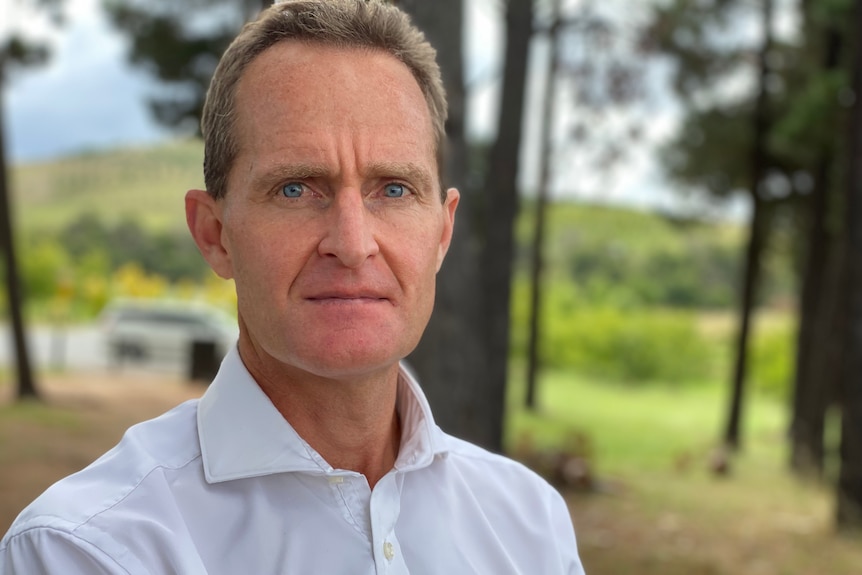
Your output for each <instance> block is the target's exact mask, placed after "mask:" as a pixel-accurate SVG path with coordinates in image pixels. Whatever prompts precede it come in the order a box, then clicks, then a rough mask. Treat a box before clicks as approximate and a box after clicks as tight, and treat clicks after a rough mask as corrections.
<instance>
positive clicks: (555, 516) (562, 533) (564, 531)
mask: <svg viewBox="0 0 862 575" xmlns="http://www.w3.org/2000/svg"><path fill="white" fill-rule="evenodd" d="M551 521H552V529H553V533H555V534H556V536H557V537H556V544H557V548H558V552H559V557H560V563H561V570H560V573H563V574H564V575H585V573H584V566H583V564H582V563H581V558H580V556H579V555H578V542H577V539H576V537H575V527H574V525H573V523H572V516H571V514H570V512H569V507H568V505H566V501H565V499H563V496H562V495H560V494H559V493H558V492H557V491H556V490H554V492H553V501H552V502H551Z"/></svg>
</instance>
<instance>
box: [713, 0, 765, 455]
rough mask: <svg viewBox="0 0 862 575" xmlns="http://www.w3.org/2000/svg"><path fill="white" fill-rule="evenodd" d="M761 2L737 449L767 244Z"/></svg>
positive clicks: (735, 413) (732, 425)
mask: <svg viewBox="0 0 862 575" xmlns="http://www.w3.org/2000/svg"><path fill="white" fill-rule="evenodd" d="M762 2H763V4H762V6H763V22H762V26H763V45H762V47H761V49H760V53H759V85H758V93H757V101H756V103H755V109H754V121H753V126H752V127H753V131H754V133H753V138H752V149H751V184H750V188H751V189H750V192H751V200H752V201H751V209H752V214H751V222H750V231H749V240H748V248H747V252H746V264H745V275H744V278H743V286H742V298H741V302H740V310H739V315H740V322H739V333H738V336H737V342H736V364H735V366H734V372H733V387H732V395H731V400H730V411H729V414H728V418H727V427H726V428H725V433H724V442H725V444H726V445H727V446H728V447H729V448H731V449H733V450H737V449H739V447H740V435H741V434H740V427H741V420H742V409H743V399H744V397H745V378H746V370H747V359H748V339H749V334H750V331H751V319H752V315H753V311H754V306H755V302H756V296H757V286H758V283H759V274H760V267H761V266H760V260H761V256H762V254H763V248H764V246H765V243H766V231H767V221H766V213H765V205H764V200H763V199H762V197H761V195H760V190H759V188H760V184H761V182H762V180H763V176H764V174H765V173H766V169H767V161H768V159H767V153H766V135H767V133H768V132H769V110H768V96H767V88H766V82H767V79H768V75H769V65H768V56H769V51H770V50H771V48H772V3H773V0H762Z"/></svg>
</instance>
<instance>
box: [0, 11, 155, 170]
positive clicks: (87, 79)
mask: <svg viewBox="0 0 862 575" xmlns="http://www.w3.org/2000/svg"><path fill="white" fill-rule="evenodd" d="M68 13H69V18H68V20H67V22H66V24H65V25H64V26H63V27H62V28H60V29H59V30H57V31H55V32H54V37H53V38H52V41H51V44H52V45H53V49H52V58H51V61H50V63H49V64H48V65H47V66H44V67H41V68H34V69H31V70H27V71H24V72H20V73H18V74H16V75H15V77H14V78H13V79H12V82H11V85H10V86H9V90H8V96H7V98H6V106H7V108H6V110H5V113H6V119H7V130H8V132H7V133H8V150H9V154H10V157H11V159H12V161H13V162H21V161H32V160H41V159H47V158H51V157H56V156H61V155H65V154H69V153H74V152H78V151H81V150H89V149H98V148H106V147H110V146H117V145H128V144H135V143H144V142H153V141H156V140H159V139H162V138H164V137H166V136H167V132H166V131H165V130H163V129H161V128H159V127H158V126H156V125H155V124H154V123H153V121H152V120H151V119H150V117H149V111H148V110H147V108H146V103H145V98H146V95H147V92H148V89H149V87H150V86H152V82H151V81H150V80H149V79H148V78H146V77H145V76H144V75H142V74H140V73H137V72H135V71H134V70H132V69H131V68H130V67H129V66H128V65H127V64H126V63H125V50H126V46H125V41H124V39H123V38H122V36H120V35H119V34H117V33H116V32H115V31H114V30H113V29H111V27H110V24H109V23H108V22H107V21H106V19H105V16H104V14H103V13H102V12H101V9H100V7H99V5H98V3H97V0H75V1H73V2H71V3H70V5H69V10H68Z"/></svg>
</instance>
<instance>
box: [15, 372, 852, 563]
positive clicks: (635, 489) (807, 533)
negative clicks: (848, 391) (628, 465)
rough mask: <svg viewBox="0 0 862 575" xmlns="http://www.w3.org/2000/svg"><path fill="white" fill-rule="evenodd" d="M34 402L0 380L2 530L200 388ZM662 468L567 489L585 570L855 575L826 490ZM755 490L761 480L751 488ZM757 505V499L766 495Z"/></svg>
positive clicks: (166, 386) (69, 381)
mask: <svg viewBox="0 0 862 575" xmlns="http://www.w3.org/2000/svg"><path fill="white" fill-rule="evenodd" d="M40 387H41V389H42V390H43V392H44V395H45V399H46V401H45V402H44V403H25V404H17V405H14V406H13V405H12V404H11V402H10V394H11V393H10V391H11V390H10V389H9V385H8V384H6V385H5V386H4V385H3V384H2V379H0V534H2V533H4V532H5V531H6V529H7V528H8V526H9V524H10V523H11V522H12V520H13V519H14V518H15V516H16V515H17V514H18V513H19V512H20V510H21V509H22V508H23V507H24V506H25V505H26V504H27V503H28V502H29V501H31V500H32V499H33V498H34V497H36V496H37V495H38V494H39V493H41V492H42V491H43V490H44V489H45V488H46V487H48V486H49V485H50V484H51V483H53V482H54V481H56V480H57V479H59V478H61V477H63V476H65V475H68V474H69V473H72V472H74V471H76V470H78V469H81V468H82V467H84V466H85V465H87V464H88V463H89V462H91V461H93V460H94V459H95V458H97V457H98V456H99V455H101V454H102V453H104V452H105V451H106V450H107V449H109V448H110V447H111V446H113V445H114V444H116V443H117V441H118V440H119V439H120V437H121V436H122V434H123V432H124V431H125V429H126V428H128V427H129V426H130V425H132V424H134V423H136V422H139V421H142V420H144V419H148V418H151V417H154V416H156V415H158V414H160V413H162V412H164V411H166V410H167V409H169V408H171V407H173V406H175V405H177V404H179V403H181V402H183V401H185V400H188V399H191V398H194V397H198V396H200V394H202V393H203V392H204V390H205V386H204V385H202V384H192V383H189V382H187V381H184V380H182V379H178V378H175V377H166V376H164V375H160V374H152V373H146V372H142V371H138V372H133V371H123V372H119V373H91V374H76V375H74V376H69V375H64V376H48V377H43V378H42V380H41V381H40ZM700 481H701V483H700V484H696V485H694V486H690V482H689V481H688V480H686V481H685V482H683V481H680V482H679V483H676V484H673V485H671V486H670V487H669V486H668V481H667V478H662V477H658V478H649V477H643V478H640V479H639V480H638V481H637V482H636V481H634V480H630V481H628V482H627V483H626V484H624V485H623V486H622V488H621V489H620V490H618V491H617V492H615V493H604V494H590V495H584V494H577V493H574V492H569V493H565V495H566V497H567V499H568V501H569V503H570V507H571V510H572V515H573V518H574V521H575V524H576V528H577V532H578V536H579V548H580V552H581V556H582V558H583V560H584V564H585V566H586V568H587V572H588V574H589V575H628V574H637V575H659V574H661V575H731V574H733V575H858V574H859V573H862V567H860V566H862V540H860V539H855V540H850V539H843V538H839V537H836V536H835V534H834V533H833V532H832V531H831V529H830V522H831V511H830V508H829V503H828V502H829V499H828V497H827V496H825V495H824V496H823V497H811V496H810V495H809V496H806V497H807V499H806V500H805V502H803V503H801V504H799V505H797V506H796V507H790V508H785V507H783V505H784V503H783V502H786V501H787V500H788V499H790V500H792V499H794V498H793V497H792V496H782V497H781V498H778V501H780V502H781V504H782V507H780V508H775V509H772V508H768V507H765V508H764V509H753V507H755V506H758V505H759V503H758V502H759V501H761V499H762V500H763V501H764V502H768V501H771V499H769V498H761V497H758V496H757V495H755V496H753V497H752V496H746V497H744V498H742V499H739V500H737V497H738V495H739V493H738V490H736V491H735V489H737V488H734V487H733V484H731V483H724V484H723V485H722V484H713V483H711V482H705V480H700ZM761 489H762V488H761ZM763 505H766V503H764V504H763Z"/></svg>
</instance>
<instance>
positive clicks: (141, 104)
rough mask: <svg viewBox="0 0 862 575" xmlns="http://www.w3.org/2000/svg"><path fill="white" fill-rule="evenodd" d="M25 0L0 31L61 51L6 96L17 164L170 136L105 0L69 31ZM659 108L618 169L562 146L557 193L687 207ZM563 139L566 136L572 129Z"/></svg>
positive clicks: (470, 54)
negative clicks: (667, 160) (666, 168)
mask: <svg viewBox="0 0 862 575" xmlns="http://www.w3.org/2000/svg"><path fill="white" fill-rule="evenodd" d="M21 1H22V0H4V1H3V2H2V7H0V35H4V34H7V33H8V30H9V28H10V27H15V28H16V29H24V30H26V31H27V32H28V33H29V34H30V35H32V36H34V37H38V38H43V39H45V38H47V39H49V41H50V44H51V45H52V58H51V60H50V61H49V63H48V65H46V66H42V67H37V68H33V69H30V70H25V71H21V72H19V73H16V74H15V75H14V76H13V77H12V78H11V82H10V83H9V86H8V90H7V91H6V93H5V94H4V98H5V106H6V108H5V110H4V113H5V114H6V118H5V119H6V130H7V131H6V136H7V151H8V153H9V156H10V158H11V160H12V162H13V163H21V162H34V161H42V160H49V159H52V158H57V157H62V156H64V155H69V154H74V153H79V152H82V151H93V150H100V149H106V148H110V147H115V146H140V145H149V144H153V143H156V142H159V141H161V140H164V139H166V138H169V137H171V135H172V134H171V133H170V132H169V131H168V130H166V129H164V128H161V127H159V126H158V125H157V124H156V123H155V122H154V121H153V120H152V119H151V117H150V115H149V110H148V109H147V106H146V97H147V94H148V93H150V92H151V91H152V90H153V89H154V84H153V81H152V80H151V79H150V78H148V76H147V75H146V74H145V73H144V72H142V71H140V70H137V69H135V68H133V67H131V66H130V65H129V64H128V63H127V61H126V53H127V47H128V44H127V41H126V40H125V38H124V37H123V36H122V35H120V34H119V33H117V32H116V31H115V30H113V29H112V28H111V25H110V24H109V23H108V22H107V20H106V18H105V16H104V15H103V13H102V10H101V8H100V1H101V0H67V10H66V14H67V21H66V23H65V25H64V26H62V27H60V28H56V27H52V26H50V25H49V24H47V23H45V22H42V21H39V20H38V19H37V18H34V17H33V15H32V14H27V13H25V12H24V11H23V9H22V7H21ZM568 1H572V2H577V1H578V0H568ZM621 1H624V0H609V2H610V3H613V2H617V3H619V2H621ZM501 6H502V2H500V1H499V0H467V2H466V11H465V18H466V27H465V28H466V30H465V34H464V40H465V45H466V58H465V63H466V75H467V78H466V80H467V82H468V86H469V87H470V98H469V100H468V119H469V120H468V121H469V125H468V130H469V132H470V133H471V134H472V135H473V136H474V137H483V138H489V137H492V136H493V134H494V132H495V117H496V113H497V105H496V104H497V99H498V95H499V94H498V92H499V85H498V82H497V81H496V78H497V77H498V76H499V70H500V68H501V65H502V63H501V61H500V60H501V56H500V55H501V53H502V46H503V34H502V30H501ZM4 27H5V28H4ZM547 54H548V51H547V46H546V45H544V44H543V43H542V42H541V41H537V42H536V43H534V49H533V50H532V52H531V70H532V73H531V75H530V79H529V81H528V83H529V89H528V100H527V105H528V109H529V110H532V112H529V115H528V117H527V120H526V122H525V137H526V145H525V146H523V151H522V166H523V167H524V169H523V171H522V172H523V173H522V178H521V182H520V185H521V188H522V189H525V190H530V189H535V187H536V183H537V181H538V174H539V166H540V164H539V155H540V154H541V151H540V150H539V148H538V147H537V142H538V139H539V131H538V126H539V124H540V116H539V113H538V111H539V109H540V108H539V106H538V102H539V98H541V94H542V93H541V87H542V86H543V82H544V73H543V71H544V69H545V64H544V62H545V61H546V58H547ZM650 114H651V119H650V124H649V129H648V131H647V144H648V145H645V146H643V147H641V148H638V149H635V150H634V151H633V153H631V154H630V155H629V156H627V157H626V159H625V161H624V166H622V168H621V169H618V170H617V171H616V172H615V173H613V174H610V175H609V174H607V173H605V172H602V171H598V170H596V169H595V168H594V167H592V166H590V165H589V163H587V162H586V161H585V159H584V156H583V154H578V153H577V151H576V150H575V151H573V150H570V149H563V150H558V151H557V152H556V153H555V154H554V158H555V159H556V160H557V164H558V166H559V167H558V168H557V169H556V170H555V177H554V178H553V179H552V183H551V188H552V195H554V196H557V197H559V196H564V197H574V198H578V199H582V200H588V201H593V202H610V203H622V204H627V205H633V206H639V207H643V208H648V209H662V210H671V211H673V210H677V209H679V208H680V207H681V206H683V204H682V203H681V200H680V196H679V195H678V194H676V193H674V192H672V191H669V189H668V186H667V184H666V183H665V182H664V180H663V178H662V174H661V170H660V168H659V166H658V165H657V163H656V161H655V158H654V153H653V149H654V144H655V143H656V142H658V141H660V139H661V138H664V137H667V135H669V134H670V133H672V131H673V129H674V126H675V123H676V119H677V114H676V113H675V111H674V109H673V107H672V106H669V105H662V106H659V108H657V109H655V110H652V111H651V112H650ZM564 120H565V118H561V121H558V122H556V125H557V127H558V131H559V129H562V128H561V127H562V126H565V125H566V122H565V121H564ZM557 136H558V137H559V138H563V137H564V136H565V134H557ZM737 209H738V208H737ZM743 209H744V208H743ZM713 211H715V210H713Z"/></svg>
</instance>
